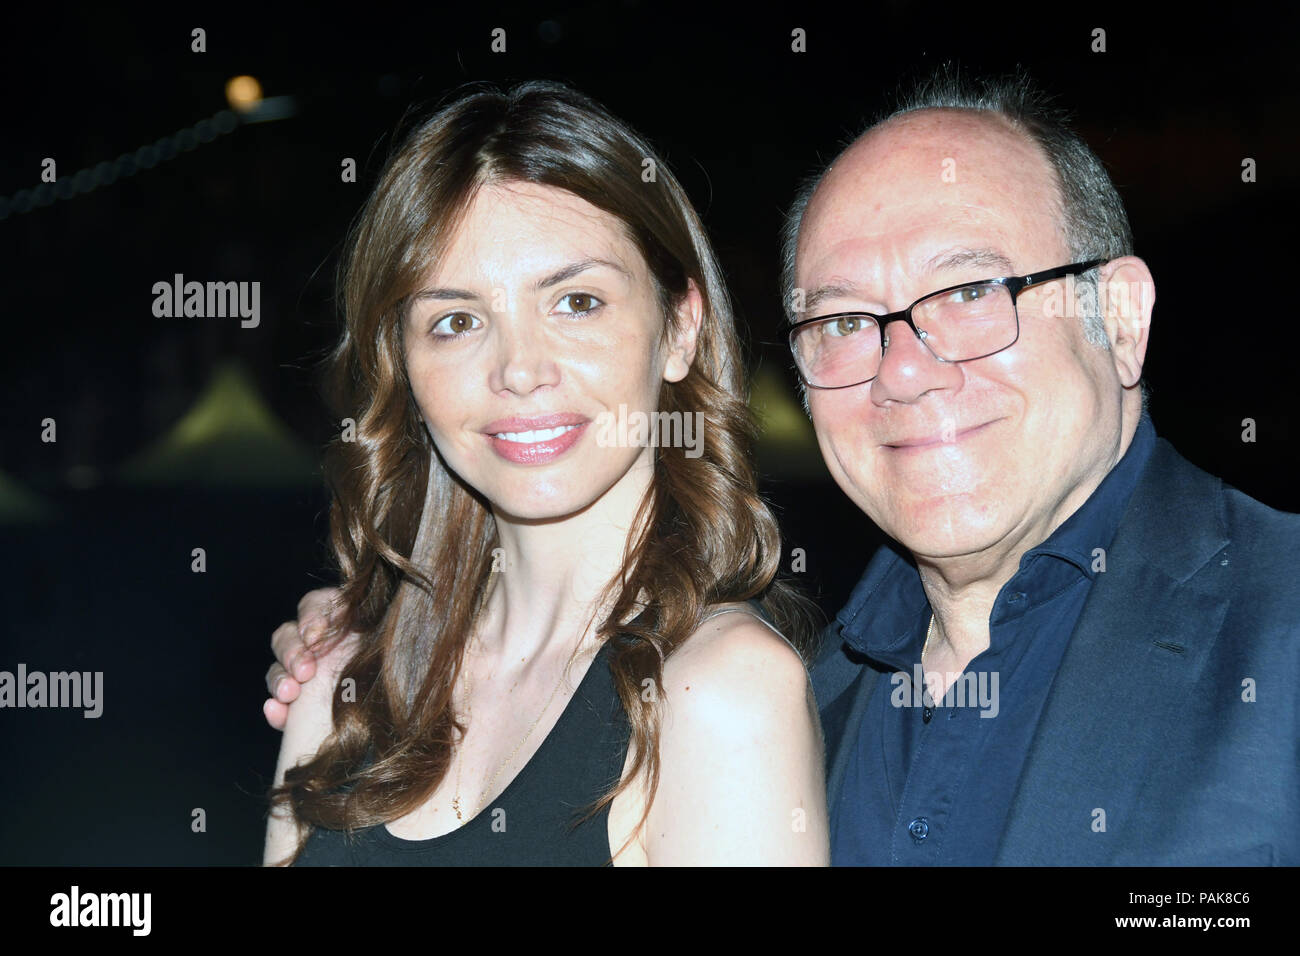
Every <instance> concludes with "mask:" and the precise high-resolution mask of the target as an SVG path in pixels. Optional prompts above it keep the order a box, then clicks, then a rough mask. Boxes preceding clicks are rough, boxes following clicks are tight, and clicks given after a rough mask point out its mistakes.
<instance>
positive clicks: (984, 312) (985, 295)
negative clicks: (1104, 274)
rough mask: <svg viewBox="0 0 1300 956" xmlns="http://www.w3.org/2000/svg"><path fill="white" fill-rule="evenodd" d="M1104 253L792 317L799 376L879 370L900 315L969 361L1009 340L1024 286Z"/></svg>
mask: <svg viewBox="0 0 1300 956" xmlns="http://www.w3.org/2000/svg"><path fill="white" fill-rule="evenodd" d="M1107 261H1109V260H1107V259H1092V260H1089V261H1088V262H1075V263H1072V264H1071V265H1068V266H1060V267H1059V268H1056V269H1048V270H1046V271H1045V272H1035V273H1031V274H1030V275H1024V276H1003V277H1001V278H997V279H982V280H980V281H979V282H964V283H962V284H961V285H954V286H949V287H948V288H946V289H940V290H939V291H938V292H931V293H930V294H929V295H925V296H922V297H921V298H919V299H917V300H916V301H915V302H913V303H912V304H911V305H909V306H908V307H907V308H906V309H902V310H900V311H898V312H891V313H889V314H888V315H874V314H872V313H870V312H835V313H833V314H831V315H819V316H815V317H813V318H811V319H803V320H801V321H799V322H795V323H794V324H793V325H791V326H790V327H789V329H788V332H787V335H788V339H789V343H790V351H791V352H793V353H794V361H795V367H796V368H797V369H798V372H799V377H800V378H802V379H803V381H804V384H805V385H807V386H808V387H809V388H849V387H851V386H853V385H861V384H863V383H864V382H869V381H871V380H872V379H873V378H875V377H876V376H877V375H878V374H879V373H880V363H881V362H882V361H883V360H884V356H885V349H886V348H888V347H889V335H888V334H887V333H886V332H885V329H886V328H887V327H888V325H889V324H890V323H891V322H906V323H907V325H908V327H909V328H910V329H911V330H912V332H913V333H915V335H916V337H917V338H918V339H920V340H921V341H922V342H923V343H924V344H925V347H926V348H927V349H929V350H930V353H931V354H932V355H934V357H935V358H937V359H939V360H940V361H943V362H972V361H974V360H975V359H981V358H987V357H988V356H990V355H994V354H996V353H998V352H1001V351H1003V350H1004V349H1008V348H1010V347H1011V346H1013V345H1015V344H1016V341H1017V340H1018V339H1019V338H1020V314H1019V312H1018V311H1017V309H1016V299H1017V298H1018V297H1019V295H1020V293H1021V292H1023V291H1025V289H1028V288H1029V287H1030V286H1034V285H1040V284H1042V283H1044V282H1051V281H1052V280H1054V279H1061V278H1064V277H1065V276H1069V275H1077V274H1079V273H1081V272H1087V271H1088V270H1089V269H1092V268H1095V267H1096V266H1099V265H1102V264H1103V263H1105V262H1107Z"/></svg>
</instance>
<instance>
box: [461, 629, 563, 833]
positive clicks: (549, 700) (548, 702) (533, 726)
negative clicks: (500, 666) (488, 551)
mask: <svg viewBox="0 0 1300 956" xmlns="http://www.w3.org/2000/svg"><path fill="white" fill-rule="evenodd" d="M581 646H582V642H581V641H579V642H578V644H577V646H575V647H574V649H573V653H572V654H570V655H569V659H568V660H567V661H566V662H565V664H564V666H563V667H562V668H560V680H559V683H557V684H556V685H555V689H554V690H553V691H551V696H550V697H548V698H547V699H546V704H545V705H544V706H543V707H542V710H541V712H540V713H539V714H538V715H537V718H536V719H535V720H534V721H533V722H532V724H531V725H530V726H529V728H528V732H527V733H525V734H524V736H523V738H522V739H521V740H520V741H519V743H517V744H515V749H514V750H512V751H510V756H508V757H506V759H505V760H503V761H502V762H501V766H499V767H497V772H496V773H494V774H493V775H492V779H491V780H489V781H488V785H487V786H486V787H484V788H483V790H481V791H479V798H480V799H482V797H483V794H485V793H491V792H492V787H493V786H494V785H495V784H496V782H497V778H498V777H500V776H501V771H502V770H505V769H506V767H507V766H509V764H510V761H512V760H514V759H515V754H517V753H519V748H520V747H522V746H523V745H524V744H525V743H526V742H527V740H528V738H529V737H531V736H532V735H533V731H534V730H536V729H537V725H538V724H540V723H541V722H542V718H543V717H545V716H546V712H547V711H548V710H550V709H551V704H553V703H554V702H555V695H556V694H558V693H559V692H560V685H561V684H563V683H564V678H565V676H566V675H567V674H568V673H569V665H570V664H572V663H573V659H574V658H575V657H577V655H578V648H579V647H581ZM472 693H473V684H472V682H471V679H470V669H469V668H468V667H467V668H466V669H465V701H466V704H465V722H466V723H469V720H470V718H471V717H473V712H472V711H471V710H470V707H469V699H470V697H471V695H472ZM464 757H465V755H464V752H463V750H462V752H461V754H460V755H459V756H458V758H457V760H456V795H455V796H454V797H452V798H451V808H452V809H453V810H454V811H456V819H457V820H464V817H463V816H462V815H461V809H460V771H461V767H462V766H463V765H464V762H465V760H464ZM482 809H483V807H482V806H481V805H480V806H479V807H478V809H477V810H475V811H474V812H473V813H472V814H470V819H473V818H474V817H476V816H478V815H479V812H480V811H481V810H482Z"/></svg>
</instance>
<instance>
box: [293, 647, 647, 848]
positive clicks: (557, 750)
mask: <svg viewBox="0 0 1300 956" xmlns="http://www.w3.org/2000/svg"><path fill="white" fill-rule="evenodd" d="M610 650H611V649H610V642H609V641H606V642H605V644H604V645H603V646H602V647H601V648H600V650H599V651H598V652H597V654H596V656H595V658H593V659H592V662H591V664H590V665H589V666H588V668H587V673H586V675H585V676H584V677H583V678H582V682H581V683H580V684H579V685H578V688H577V690H575V691H574V693H573V697H572V698H570V700H569V703H568V705H567V706H566V707H565V709H564V711H563V713H561V714H560V719H559V720H558V721H557V722H556V724H555V726H554V727H553V728H552V729H551V732H550V733H549V734H547V736H546V739H545V740H543V741H542V745H541V746H540V747H539V748H538V749H537V752H536V753H535V754H533V756H532V759H530V760H529V761H528V763H526V764H525V765H524V767H523V769H522V770H520V771H519V773H518V774H517V775H516V776H515V778H514V780H512V781H511V782H510V785H509V786H508V787H506V789H505V790H504V791H502V793H501V795H500V796H499V797H497V798H496V799H495V800H493V801H492V802H490V803H489V804H488V805H487V806H485V807H484V808H483V809H482V810H481V811H480V812H479V814H478V815H477V816H476V817H474V819H472V820H470V821H469V822H468V823H466V824H465V825H464V826H462V827H460V828H459V829H456V830H452V831H451V832H450V833H446V834H444V835H442V836H438V837H434V838H433V839H431V840H404V839H402V838H401V837H397V836H393V834H391V833H389V832H388V829H387V828H386V827H385V826H383V825H382V824H381V825H377V826H373V827H366V828H364V829H361V830H356V831H354V833H353V835H352V838H351V839H348V838H346V837H345V835H344V833H343V831H341V830H326V829H323V828H321V827H316V828H314V829H313V831H312V833H311V836H310V837H309V838H308V842H307V845H306V847H305V848H304V849H303V852H302V854H301V855H300V856H299V858H298V860H297V862H296V863H295V864H294V865H295V866H601V865H605V864H607V863H608V861H609V859H610V857H611V856H612V855H613V849H612V848H611V847H610V845H609V833H608V821H609V806H608V805H606V806H605V807H603V808H602V809H601V811H600V812H599V813H597V814H595V815H594V816H592V817H590V818H589V819H587V820H586V821H584V822H582V823H578V824H577V825H576V826H574V824H575V823H577V821H578V820H579V819H581V817H582V816H583V815H584V814H585V813H587V811H588V810H589V809H590V807H591V805H592V804H593V803H595V802H596V801H597V800H598V799H600V798H601V797H602V796H604V794H605V793H607V792H608V791H609V788H610V787H612V786H613V785H614V784H615V783H617V782H618V779H619V777H620V776H621V774H622V772H623V762H624V760H625V759H626V757H627V748H628V739H629V735H630V727H629V725H628V722H627V715H626V714H625V713H624V711H623V704H622V701H621V700H619V697H618V693H617V692H616V691H615V690H614V681H613V677H612V676H611V674H610V671H609V656H610Z"/></svg>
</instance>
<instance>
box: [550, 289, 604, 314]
mask: <svg viewBox="0 0 1300 956" xmlns="http://www.w3.org/2000/svg"><path fill="white" fill-rule="evenodd" d="M566 303H567V304H568V308H561V309H560V311H561V312H564V313H567V314H569V315H582V314H584V313H587V312H594V311H595V310H596V309H598V308H600V307H601V306H602V305H604V304H605V303H603V302H601V301H600V300H599V299H597V298H596V297H595V296H594V295H592V294H591V293H589V292H570V293H569V294H568V295H566V296H564V297H563V298H562V299H560V305H561V306H564V305H565V304H566Z"/></svg>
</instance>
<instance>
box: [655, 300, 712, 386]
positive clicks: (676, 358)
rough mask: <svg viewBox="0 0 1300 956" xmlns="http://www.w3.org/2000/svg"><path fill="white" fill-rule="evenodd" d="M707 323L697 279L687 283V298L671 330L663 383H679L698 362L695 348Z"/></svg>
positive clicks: (680, 304) (682, 303) (681, 305)
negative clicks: (704, 323)
mask: <svg viewBox="0 0 1300 956" xmlns="http://www.w3.org/2000/svg"><path fill="white" fill-rule="evenodd" d="M703 321H704V297H703V296H702V295H700V289H699V287H698V286H697V285H696V284H695V280H694V279H688V280H687V287H686V294H685V295H684V296H682V300H681V302H679V303H678V305H677V315H676V321H675V322H673V323H672V324H671V326H670V327H669V329H668V361H667V362H666V363H665V365H664V381H665V382H680V381H681V380H682V379H684V378H685V377H686V373H687V372H689V371H690V370H691V364H692V363H693V362H694V361H695V345H696V343H697V342H698V341H699V338H700V325H701V323H703Z"/></svg>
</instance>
